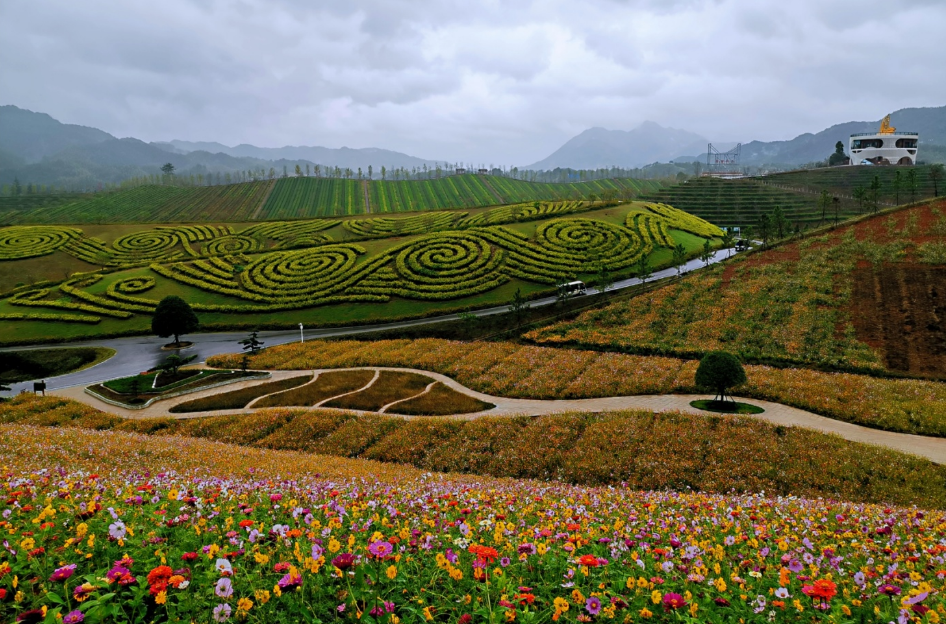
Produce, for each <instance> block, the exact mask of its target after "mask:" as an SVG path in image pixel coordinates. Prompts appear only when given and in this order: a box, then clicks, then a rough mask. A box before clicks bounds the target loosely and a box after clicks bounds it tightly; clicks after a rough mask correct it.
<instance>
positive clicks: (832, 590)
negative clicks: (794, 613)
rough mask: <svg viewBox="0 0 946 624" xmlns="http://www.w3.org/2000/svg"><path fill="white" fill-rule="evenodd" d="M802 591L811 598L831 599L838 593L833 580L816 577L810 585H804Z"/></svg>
mask: <svg viewBox="0 0 946 624" xmlns="http://www.w3.org/2000/svg"><path fill="white" fill-rule="evenodd" d="M801 591H802V593H804V594H805V595H806V596H810V597H812V598H821V599H822V600H831V599H832V598H834V597H835V596H836V595H837V593H838V586H837V585H835V584H834V581H829V580H828V579H818V580H817V581H815V582H814V583H813V584H811V585H805V586H804V587H802V589H801Z"/></svg>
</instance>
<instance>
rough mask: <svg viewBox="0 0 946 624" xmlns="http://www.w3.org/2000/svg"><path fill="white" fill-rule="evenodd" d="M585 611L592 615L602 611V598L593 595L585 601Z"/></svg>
mask: <svg viewBox="0 0 946 624" xmlns="http://www.w3.org/2000/svg"><path fill="white" fill-rule="evenodd" d="M585 611H587V612H588V613H590V614H591V615H598V614H599V613H601V600H599V599H598V597H597V596H592V597H591V598H589V599H588V600H586V601H585Z"/></svg>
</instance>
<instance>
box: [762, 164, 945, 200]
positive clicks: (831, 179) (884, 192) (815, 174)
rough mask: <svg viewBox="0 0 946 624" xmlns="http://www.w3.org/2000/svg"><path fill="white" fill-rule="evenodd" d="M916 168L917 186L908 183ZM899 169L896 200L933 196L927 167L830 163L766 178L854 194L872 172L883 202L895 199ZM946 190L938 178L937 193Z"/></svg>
mask: <svg viewBox="0 0 946 624" xmlns="http://www.w3.org/2000/svg"><path fill="white" fill-rule="evenodd" d="M911 170H915V171H916V190H915V191H914V190H913V189H912V187H911V183H910V179H909V175H910V171H911ZM897 172H900V193H899V203H906V202H913V201H919V200H921V199H927V198H929V197H933V193H934V185H933V181H932V180H931V179H930V173H929V172H930V167H929V166H920V167H833V168H830V169H812V170H810V171H791V172H788V173H777V174H773V175H769V176H765V178H755V179H756V180H764V181H765V183H766V184H768V185H777V186H779V187H783V188H790V189H795V190H798V191H802V192H806V193H820V192H821V190H822V189H825V190H827V191H828V193H830V194H831V195H838V196H842V197H848V198H853V194H854V189H855V188H857V187H861V188H865V189H866V188H869V187H870V184H871V181H872V180H873V179H874V176H878V177H879V178H880V184H881V190H880V199H881V200H882V201H884V202H892V203H897V199H898V197H897V192H896V189H895V187H894V180H895V178H896V175H897ZM944 190H946V182H944V181H940V182H939V191H940V195H943V194H946V193H944Z"/></svg>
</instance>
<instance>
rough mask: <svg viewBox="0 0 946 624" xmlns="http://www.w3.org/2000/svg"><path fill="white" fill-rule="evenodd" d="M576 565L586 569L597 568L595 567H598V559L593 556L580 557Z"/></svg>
mask: <svg viewBox="0 0 946 624" xmlns="http://www.w3.org/2000/svg"><path fill="white" fill-rule="evenodd" d="M578 563H580V564H581V565H583V566H587V567H589V568H597V567H598V558H597V557H595V556H594V555H582V556H581V557H580V558H579V559H578Z"/></svg>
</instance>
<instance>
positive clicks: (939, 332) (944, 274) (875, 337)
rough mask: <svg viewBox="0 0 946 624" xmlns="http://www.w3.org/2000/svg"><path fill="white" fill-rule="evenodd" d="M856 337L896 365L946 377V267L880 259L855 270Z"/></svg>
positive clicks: (893, 367)
mask: <svg viewBox="0 0 946 624" xmlns="http://www.w3.org/2000/svg"><path fill="white" fill-rule="evenodd" d="M853 284H854V288H853V292H852V296H851V320H852V322H853V324H854V329H855V331H856V333H857V339H858V340H860V341H862V342H865V343H867V344H868V345H870V346H871V347H873V348H874V349H875V350H877V352H878V353H880V354H882V355H883V357H884V362H885V365H886V366H887V368H888V369H890V370H894V371H902V372H907V373H910V374H913V375H922V376H932V377H946V268H944V267H932V266H925V265H913V264H898V265H883V266H881V267H880V268H878V269H873V268H858V269H856V270H855V271H854V273H853Z"/></svg>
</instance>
